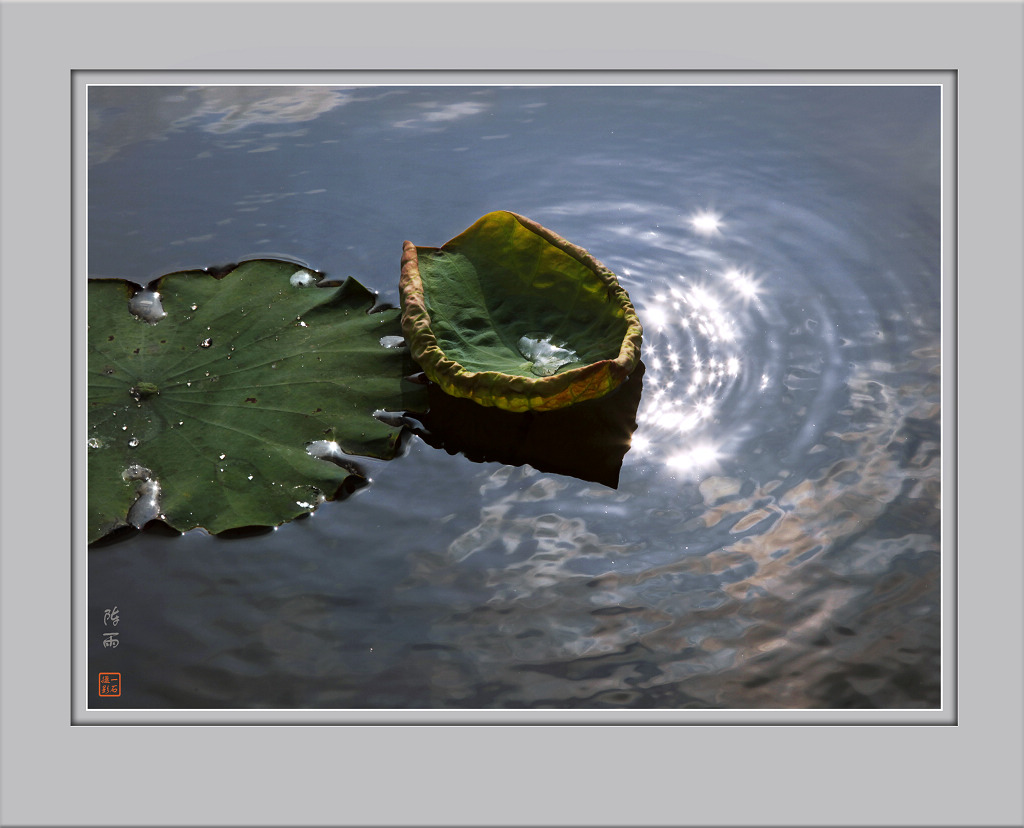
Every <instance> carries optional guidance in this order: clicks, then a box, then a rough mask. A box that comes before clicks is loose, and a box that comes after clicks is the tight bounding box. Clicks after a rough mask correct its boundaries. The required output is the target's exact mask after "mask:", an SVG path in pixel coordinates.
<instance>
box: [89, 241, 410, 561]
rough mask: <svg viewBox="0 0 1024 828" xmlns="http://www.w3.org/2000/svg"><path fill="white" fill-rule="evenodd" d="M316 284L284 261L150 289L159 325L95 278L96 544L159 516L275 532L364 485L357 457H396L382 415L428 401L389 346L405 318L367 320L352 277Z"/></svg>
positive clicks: (125, 292) (125, 288)
mask: <svg viewBox="0 0 1024 828" xmlns="http://www.w3.org/2000/svg"><path fill="white" fill-rule="evenodd" d="M315 281H316V279H315V278H314V277H313V274H312V273H311V272H310V271H309V269H306V268H302V267H300V266H298V265H296V264H293V263H291V262H284V261H276V260H258V261H248V262H244V263H242V264H241V265H238V266H237V267H235V268H234V269H232V270H231V271H229V272H228V273H227V274H226V275H223V276H221V277H217V276H214V275H213V274H211V273H210V272H208V271H203V270H198V271H186V272H179V273H172V274H170V275H167V276H164V277H162V278H160V279H159V280H157V281H156V282H155V283H153V284H151V285H150V286H149V288H150V289H152V290H154V291H156V292H158V294H159V297H160V301H161V302H162V307H163V310H164V311H165V312H166V316H164V317H163V318H160V319H159V321H156V322H151V321H146V319H144V318H140V317H139V316H136V315H135V314H134V313H132V312H131V311H130V310H129V303H130V302H132V303H133V305H132V307H135V308H138V307H139V299H140V298H142V295H136V294H137V292H138V289H137V287H136V286H135V285H133V284H131V283H129V282H126V281H122V280H106V279H99V280H91V281H90V283H89V336H88V339H89V415H88V420H89V422H88V429H89V453H88V459H89V506H88V513H89V541H90V542H92V541H94V540H96V539H98V538H100V537H102V536H104V535H105V534H107V533H109V532H110V531H112V530H114V529H117V528H119V527H122V526H126V525H141V523H142V522H143V521H145V520H147V519H149V518H152V517H159V518H160V519H162V520H163V521H165V522H166V523H167V524H169V525H170V526H172V527H173V528H175V529H177V530H179V531H187V530H188V529H192V528H195V527H197V526H202V527H205V528H206V529H207V530H209V531H210V532H213V533H218V532H222V531H225V530H228V529H234V528H240V527H247V526H274V525H278V524H280V523H282V522H284V521H287V520H290V519H293V518H295V517H298V516H300V515H302V514H305V513H308V512H309V511H311V510H312V509H314V508H315V507H316V506H317V505H318V504H319V503H320V502H322V501H323V500H330V499H333V498H335V497H336V496H338V495H340V494H341V493H342V492H343V491H344V489H345V483H346V480H348V479H349V478H350V476H351V475H353V474H358V467H357V466H356V465H355V464H353V463H351V462H349V461H348V460H347V458H346V455H357V456H359V455H361V456H368V457H378V458H382V459H390V458H392V457H393V456H394V455H395V452H396V450H397V446H398V440H399V437H400V433H401V430H402V429H401V427H396V426H394V425H387V424H385V423H383V422H381V421H380V420H378V419H376V418H375V417H374V413H375V412H377V411H380V410H383V411H402V410H406V409H410V408H416V407H417V405H422V400H423V391H422V389H421V387H419V386H416V385H414V384H412V383H410V382H408V381H407V380H405V379H404V377H405V376H407V375H408V374H409V373H411V372H412V371H414V370H415V366H414V365H413V363H412V362H411V360H410V359H409V355H408V353H407V351H406V350H405V349H404V348H394V347H386V344H388V343H390V342H391V341H393V340H394V339H395V338H398V337H401V328H400V324H399V318H398V317H399V312H398V311H397V310H396V309H391V310H384V311H382V312H378V313H369V310H370V309H371V307H372V306H373V304H374V295H373V294H372V293H371V292H370V291H368V290H367V289H366V288H365V287H363V286H362V285H361V284H359V283H358V282H356V281H355V280H353V279H349V280H347V281H346V282H344V284H342V285H341V286H340V287H336V288H319V287H315V286H309V285H312V284H314V283H315ZM133 297H134V299H133ZM143 304H144V303H143ZM384 337H390V338H391V339H390V340H384V341H383V343H382V338H384ZM310 446H312V450H313V452H314V453H316V450H317V449H318V448H319V449H321V452H320V453H321V455H323V454H324V452H325V451H326V452H327V453H328V454H329V455H330V456H331V457H333V460H332V459H321V458H319V457H315V456H313V455H312V454H311V453H310ZM339 449H340V450H339ZM351 482H352V481H351V480H349V483H351Z"/></svg>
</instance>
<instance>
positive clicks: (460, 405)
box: [410, 362, 644, 489]
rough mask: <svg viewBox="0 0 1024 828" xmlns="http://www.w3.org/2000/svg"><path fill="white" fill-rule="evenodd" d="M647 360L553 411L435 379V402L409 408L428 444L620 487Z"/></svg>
mask: <svg viewBox="0 0 1024 828" xmlns="http://www.w3.org/2000/svg"><path fill="white" fill-rule="evenodd" d="M643 375H644V364H643V363H642V362H641V363H639V364H638V365H637V368H636V370H635V371H634V372H633V373H632V374H631V375H630V377H629V378H628V379H627V380H626V381H625V382H623V383H622V385H620V386H619V387H618V388H616V389H615V390H614V391H612V392H611V393H610V394H607V395H605V396H604V397H600V398H598V399H596V400H587V401H586V402H581V403H577V404H576V405H571V406H568V407H567V408H561V409H557V410H555V411H542V412H537V411H526V412H523V413H514V412H511V411H505V410H503V409H500V408H493V407H485V406H482V405H479V404H478V403H475V402H473V401H472V400H468V399H462V398H457V397H452V396H449V395H448V394H446V393H445V392H444V391H442V390H441V389H440V388H439V387H438V386H437V385H435V384H434V383H430V385H429V386H428V388H427V393H428V400H429V409H428V411H427V412H426V413H423V414H420V413H414V412H410V416H411V417H414V418H415V419H416V421H418V423H419V424H420V426H418V427H414V428H413V433H415V434H417V435H418V436H419V437H420V438H422V439H423V441H424V442H425V443H427V445H430V446H432V447H434V448H437V449H444V450H445V451H447V452H448V453H449V454H462V455H464V456H465V457H466V458H467V459H469V460H472V461H474V462H479V463H484V462H498V463H505V464H508V465H512V466H522V465H525V464H528V465H530V466H533V467H534V468H535V469H537V470H538V471H542V472H553V473H555V474H563V475H567V476H570V477H576V478H578V479H580V480H587V481H590V482H593V483H600V484H602V485H604V486H608V487H609V488H612V489H615V488H618V484H619V471H620V470H621V468H622V458H623V457H625V455H626V452H627V451H629V446H630V441H631V438H632V435H633V432H634V431H635V430H636V427H637V423H636V412H637V408H639V405H640V396H641V393H642V391H643Z"/></svg>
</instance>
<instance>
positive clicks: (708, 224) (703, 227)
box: [690, 210, 722, 236]
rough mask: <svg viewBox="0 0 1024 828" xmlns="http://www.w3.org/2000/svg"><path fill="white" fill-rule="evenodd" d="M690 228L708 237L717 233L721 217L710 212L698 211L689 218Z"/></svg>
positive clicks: (720, 224)
mask: <svg viewBox="0 0 1024 828" xmlns="http://www.w3.org/2000/svg"><path fill="white" fill-rule="evenodd" d="M690 226H691V227H693V229H694V230H696V231H697V232H698V233H702V234H704V235H705V236H710V235H711V234H712V233H717V232H719V229H720V228H721V226H722V217H721V216H720V215H718V214H717V213H715V212H712V211H711V210H700V211H699V212H696V213H694V214H693V215H692V216H690Z"/></svg>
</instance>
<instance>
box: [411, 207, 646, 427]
mask: <svg viewBox="0 0 1024 828" xmlns="http://www.w3.org/2000/svg"><path fill="white" fill-rule="evenodd" d="M400 290H401V297H402V330H403V332H404V333H405V337H406V341H407V342H408V343H409V347H410V350H411V353H412V356H413V358H414V359H415V360H416V362H417V363H419V365H420V367H422V368H423V370H424V372H425V373H426V375H427V377H429V378H430V379H431V380H432V381H433V382H435V383H437V384H438V385H439V386H440V387H441V388H442V389H443V390H444V391H445V392H446V393H448V394H450V395H452V396H455V397H465V398H468V399H471V400H473V401H474V402H477V403H479V404H481V405H485V406H498V407H499V408H504V409H506V410H509V411H528V410H533V411H550V410H553V409H557V408H564V407H565V406H568V405H572V404H574V403H577V402H582V401H584V400H590V399H595V398H597V397H601V396H603V395H605V394H607V393H608V392H609V391H611V390H612V389H614V388H616V387H617V386H618V385H620V384H621V383H622V382H623V381H624V380H625V379H626V378H627V377H628V376H629V375H630V373H631V372H632V371H633V370H634V369H635V368H636V366H637V364H638V362H639V361H640V345H641V340H642V334H643V329H642V328H641V326H640V321H639V319H638V318H637V315H636V311H635V310H634V308H633V305H632V303H631V302H630V300H629V296H628V294H627V293H626V291H625V289H624V288H623V287H622V286H621V285H620V284H619V282H618V279H616V277H615V274H613V273H612V272H611V271H610V270H609V269H608V268H607V267H605V266H604V265H603V264H602V263H601V262H599V261H598V260H597V259H596V258H594V257H593V256H592V255H590V254H589V253H588V252H587V251H586V250H584V249H583V248H581V247H578V246H577V245H574V244H572V243H571V242H568V241H566V240H565V239H563V238H562V237H560V236H558V235H557V234H555V233H553V232H552V231H550V230H548V229H547V228H545V227H542V226H541V225H539V224H537V223H536V222H534V221H531V220H530V219H528V218H525V217H524V216H520V215H518V214H516V213H511V212H506V211H497V212H493V213H488V214H487V215H485V216H484V217H483V218H481V219H479V220H478V221H477V222H476V223H475V224H474V225H473V226H472V227H470V228H469V229H467V230H466V231H465V232H463V233H462V234H461V235H459V236H456V237H455V238H454V239H452V240H451V241H449V242H447V243H446V244H444V245H443V246H442V247H440V248H434V247H417V246H416V245H414V244H413V243H412V242H408V241H407V242H405V244H404V247H403V253H402V276H401V281H400Z"/></svg>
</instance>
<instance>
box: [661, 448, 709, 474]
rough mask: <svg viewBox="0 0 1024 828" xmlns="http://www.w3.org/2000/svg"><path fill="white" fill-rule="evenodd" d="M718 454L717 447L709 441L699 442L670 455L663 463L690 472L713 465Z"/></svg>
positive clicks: (671, 467)
mask: <svg viewBox="0 0 1024 828" xmlns="http://www.w3.org/2000/svg"><path fill="white" fill-rule="evenodd" d="M719 456H720V455H719V453H718V449H716V448H715V447H714V446H713V445H712V444H711V443H699V444H697V445H695V446H692V447H691V448H689V449H687V450H685V451H681V452H679V453H678V454H673V455H671V456H670V457H669V458H668V459H667V460H666V461H665V465H667V466H668V467H669V468H670V469H675V470H676V471H682V472H691V471H697V470H699V469H707V468H710V467H712V466H714V465H715V463H717V461H718V459H719Z"/></svg>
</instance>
